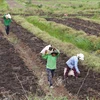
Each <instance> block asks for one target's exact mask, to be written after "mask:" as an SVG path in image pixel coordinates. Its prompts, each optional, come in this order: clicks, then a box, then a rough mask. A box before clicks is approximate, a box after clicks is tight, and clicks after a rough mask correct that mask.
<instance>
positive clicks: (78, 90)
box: [11, 21, 100, 100]
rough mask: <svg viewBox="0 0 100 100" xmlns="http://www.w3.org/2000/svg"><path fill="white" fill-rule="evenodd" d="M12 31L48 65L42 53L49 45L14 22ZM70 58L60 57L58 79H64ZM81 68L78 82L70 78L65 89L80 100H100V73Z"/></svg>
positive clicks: (62, 55) (80, 66) (57, 71)
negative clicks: (64, 69)
mask: <svg viewBox="0 0 100 100" xmlns="http://www.w3.org/2000/svg"><path fill="white" fill-rule="evenodd" d="M11 31H12V32H13V33H15V34H16V36H17V37H18V38H19V39H20V40H21V41H23V42H24V43H26V44H27V45H28V46H29V47H30V48H31V50H32V51H33V52H36V55H37V59H36V60H38V59H39V60H40V61H41V63H43V64H44V66H45V64H46V62H44V60H42V59H41V56H40V54H39V53H40V51H41V49H42V48H43V47H44V46H46V45H47V44H46V43H45V42H43V41H42V40H41V39H39V38H37V37H36V36H35V35H33V34H32V33H30V32H28V31H27V30H25V29H23V28H22V27H21V26H20V25H18V24H16V23H15V22H14V21H13V22H12V25H11ZM67 59H68V57H67V56H66V55H64V54H63V53H61V54H60V57H59V59H58V61H57V67H58V69H57V70H56V77H59V76H61V77H63V68H64V66H65V62H66V61H67ZM79 68H80V71H81V75H80V76H79V78H78V79H77V80H75V79H74V78H72V77H70V78H69V79H68V80H67V82H66V86H65V88H66V89H67V90H68V91H69V92H70V93H72V94H74V95H78V97H79V99H80V100H86V98H87V97H89V98H95V100H99V98H100V73H96V72H93V71H92V70H88V69H85V66H82V65H81V64H79ZM90 100H92V99H90Z"/></svg>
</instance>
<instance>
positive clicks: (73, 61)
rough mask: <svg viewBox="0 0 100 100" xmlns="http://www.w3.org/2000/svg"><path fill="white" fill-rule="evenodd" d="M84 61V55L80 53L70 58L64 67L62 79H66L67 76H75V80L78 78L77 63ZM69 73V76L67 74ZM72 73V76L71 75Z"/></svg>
mask: <svg viewBox="0 0 100 100" xmlns="http://www.w3.org/2000/svg"><path fill="white" fill-rule="evenodd" d="M79 60H84V55H83V54H82V53H80V54H77V56H72V57H71V58H70V59H69V60H68V61H67V62H66V67H65V68H64V79H66V78H68V76H69V75H72V76H75V78H77V77H78V74H80V71H79V68H78V61H79ZM70 71H71V73H70V74H69V72H70ZM72 71H73V72H74V74H73V73H72Z"/></svg>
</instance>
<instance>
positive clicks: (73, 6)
mask: <svg viewBox="0 0 100 100" xmlns="http://www.w3.org/2000/svg"><path fill="white" fill-rule="evenodd" d="M17 1H20V2H22V3H26V0H17ZM27 1H28V0H27ZM31 2H32V3H33V4H34V5H38V6H40V5H42V6H41V7H42V8H44V10H45V9H48V10H53V12H54V13H58V14H59V13H60V14H61V13H68V14H69V13H79V12H84V13H86V14H87V10H88V12H89V11H91V10H98V11H99V8H100V1H99V0H95V1H94V0H57V1H56V0H49V1H47V0H31Z"/></svg>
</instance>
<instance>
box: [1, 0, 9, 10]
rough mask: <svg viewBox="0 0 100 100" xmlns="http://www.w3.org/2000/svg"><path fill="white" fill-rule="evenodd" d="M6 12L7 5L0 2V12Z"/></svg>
mask: <svg viewBox="0 0 100 100" xmlns="http://www.w3.org/2000/svg"><path fill="white" fill-rule="evenodd" d="M6 10H8V5H7V3H6V1H5V0H0V11H6Z"/></svg>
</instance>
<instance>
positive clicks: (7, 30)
mask: <svg viewBox="0 0 100 100" xmlns="http://www.w3.org/2000/svg"><path fill="white" fill-rule="evenodd" d="M9 30H10V27H9V25H7V26H6V34H7V35H8V34H9Z"/></svg>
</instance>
